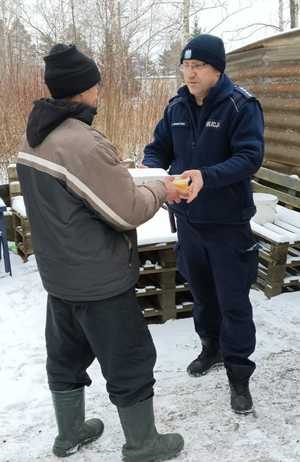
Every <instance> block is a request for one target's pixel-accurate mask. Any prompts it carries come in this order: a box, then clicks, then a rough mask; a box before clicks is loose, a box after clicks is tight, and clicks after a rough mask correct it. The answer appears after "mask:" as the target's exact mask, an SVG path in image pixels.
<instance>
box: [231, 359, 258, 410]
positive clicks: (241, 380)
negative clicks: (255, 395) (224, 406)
mask: <svg viewBox="0 0 300 462" xmlns="http://www.w3.org/2000/svg"><path fill="white" fill-rule="evenodd" d="M226 369H227V376H228V379H229V386H230V395H231V397H230V401H231V407H232V410H233V411H234V412H235V413H236V414H249V413H250V412H252V411H253V401H252V396H251V393H250V390H249V380H250V377H251V375H252V374H253V372H254V369H255V366H247V365H230V366H227V367H226Z"/></svg>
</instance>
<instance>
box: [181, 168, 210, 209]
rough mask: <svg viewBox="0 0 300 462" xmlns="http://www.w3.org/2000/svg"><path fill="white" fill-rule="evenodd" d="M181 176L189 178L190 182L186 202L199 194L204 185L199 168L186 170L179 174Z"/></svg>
mask: <svg viewBox="0 0 300 462" xmlns="http://www.w3.org/2000/svg"><path fill="white" fill-rule="evenodd" d="M180 176H181V178H190V179H191V184H190V185H189V188H188V190H189V193H188V198H187V201H186V202H187V203H188V204H189V203H190V202H192V201H193V200H194V199H195V198H196V197H197V196H198V194H199V192H200V191H201V189H202V188H203V186H204V182H203V177H202V173H201V171H200V170H186V171H185V172H183V173H182V174H181V175H180Z"/></svg>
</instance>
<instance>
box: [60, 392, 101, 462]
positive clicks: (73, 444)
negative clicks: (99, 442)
mask: <svg viewBox="0 0 300 462" xmlns="http://www.w3.org/2000/svg"><path fill="white" fill-rule="evenodd" d="M51 393H52V399H53V404H54V409H55V415H56V422H57V428H58V435H57V437H56V438H55V441H54V445H53V453H54V454H55V455H56V456H57V457H67V456H70V455H71V454H74V452H76V451H78V449H79V448H80V447H81V446H83V445H84V444H88V443H91V442H92V441H95V440H96V439H97V438H99V437H100V436H101V435H102V433H103V429H104V425H103V422H102V421H101V420H99V419H90V420H86V421H85V403H84V388H77V389H76V390H70V391H52V392H51Z"/></svg>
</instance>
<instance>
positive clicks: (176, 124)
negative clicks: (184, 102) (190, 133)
mask: <svg viewBox="0 0 300 462" xmlns="http://www.w3.org/2000/svg"><path fill="white" fill-rule="evenodd" d="M171 126H172V127H185V126H186V123H185V122H172V124H171Z"/></svg>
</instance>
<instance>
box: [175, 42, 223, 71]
mask: <svg viewBox="0 0 300 462" xmlns="http://www.w3.org/2000/svg"><path fill="white" fill-rule="evenodd" d="M186 59H198V60H199V61H203V62H205V63H207V64H210V65H211V66H213V67H214V68H215V69H218V71H220V72H221V73H223V72H224V70H225V65H226V64H225V48H224V43H223V40H222V39H220V38H219V37H215V36H214V35H210V34H201V35H198V37H195V38H193V39H192V40H190V41H189V42H188V44H187V45H186V46H185V47H184V49H183V50H182V53H181V57H180V62H181V63H182V61H183V60H186Z"/></svg>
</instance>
